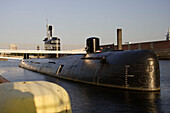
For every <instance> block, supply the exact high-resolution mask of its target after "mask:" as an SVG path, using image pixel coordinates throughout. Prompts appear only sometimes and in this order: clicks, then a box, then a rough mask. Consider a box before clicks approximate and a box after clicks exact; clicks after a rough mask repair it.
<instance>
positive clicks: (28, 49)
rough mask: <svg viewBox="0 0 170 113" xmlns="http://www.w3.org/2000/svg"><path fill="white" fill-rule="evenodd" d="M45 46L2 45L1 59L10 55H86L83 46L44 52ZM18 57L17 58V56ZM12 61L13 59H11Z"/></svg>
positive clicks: (66, 46)
mask: <svg viewBox="0 0 170 113" xmlns="http://www.w3.org/2000/svg"><path fill="white" fill-rule="evenodd" d="M44 48H45V47H44V44H10V43H0V56H1V57H0V58H6V57H7V56H8V57H7V58H9V56H10V55H14V54H15V55H17V54H25V53H26V54H30V55H31V54H32V55H35V54H43V55H45V54H56V55H57V56H58V55H59V54H62V55H65V54H86V51H85V49H84V46H83V45H62V46H61V48H62V49H61V50H60V51H58V50H44ZM15 57H16V56H15ZM11 59H12V58H11Z"/></svg>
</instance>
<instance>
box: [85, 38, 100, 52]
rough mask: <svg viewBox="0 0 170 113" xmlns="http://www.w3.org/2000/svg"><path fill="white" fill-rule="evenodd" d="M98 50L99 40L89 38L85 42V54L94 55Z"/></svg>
mask: <svg viewBox="0 0 170 113" xmlns="http://www.w3.org/2000/svg"><path fill="white" fill-rule="evenodd" d="M99 49H100V42H99V38H97V37H90V38H88V39H87V40H86V52H87V53H96V51H97V50H99Z"/></svg>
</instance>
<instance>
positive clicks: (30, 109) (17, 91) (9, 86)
mask: <svg viewBox="0 0 170 113" xmlns="http://www.w3.org/2000/svg"><path fill="white" fill-rule="evenodd" d="M0 102H1V104H0V113H35V112H36V113H54V112H55V113H58V112H62V113H71V112H72V110H71V103H70V98H69V95H68V93H67V92H66V90H65V89H63V88H62V87H61V86H59V85H57V84H54V83H50V82H47V81H27V82H8V83H2V84H0Z"/></svg>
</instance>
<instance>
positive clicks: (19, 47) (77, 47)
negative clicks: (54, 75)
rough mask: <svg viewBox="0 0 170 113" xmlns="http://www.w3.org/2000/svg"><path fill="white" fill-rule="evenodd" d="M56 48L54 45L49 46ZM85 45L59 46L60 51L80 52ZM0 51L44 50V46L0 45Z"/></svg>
mask: <svg viewBox="0 0 170 113" xmlns="http://www.w3.org/2000/svg"><path fill="white" fill-rule="evenodd" d="M50 47H56V45H50ZM84 48H85V45H60V50H62V51H65V50H82V49H84ZM0 49H6V50H37V49H39V50H45V45H44V44H20V43H0Z"/></svg>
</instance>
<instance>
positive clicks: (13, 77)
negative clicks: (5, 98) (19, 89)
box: [0, 60, 170, 113]
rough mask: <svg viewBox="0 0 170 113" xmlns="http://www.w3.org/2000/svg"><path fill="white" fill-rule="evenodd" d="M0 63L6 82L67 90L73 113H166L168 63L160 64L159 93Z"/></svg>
mask: <svg viewBox="0 0 170 113" xmlns="http://www.w3.org/2000/svg"><path fill="white" fill-rule="evenodd" d="M18 63H19V61H16V60H9V61H0V75H2V76H3V77H5V78H6V79H8V80H9V81H36V80H45V81H50V82H53V83H56V84H59V85H60V86H62V87H63V88H65V89H66V90H67V92H68V93H69V96H70V99H71V105H72V111H73V113H115V112H116V113H122V112H126V113H136V112H138V113H170V61H169V60H160V61H159V63H160V74H161V75H160V76H161V91H160V92H139V91H125V90H119V89H113V88H106V87H97V86H93V85H87V84H83V83H76V82H72V81H67V80H62V79H58V78H55V77H50V76H47V75H44V74H40V73H36V72H32V71H29V70H26V69H22V68H19V67H18Z"/></svg>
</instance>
